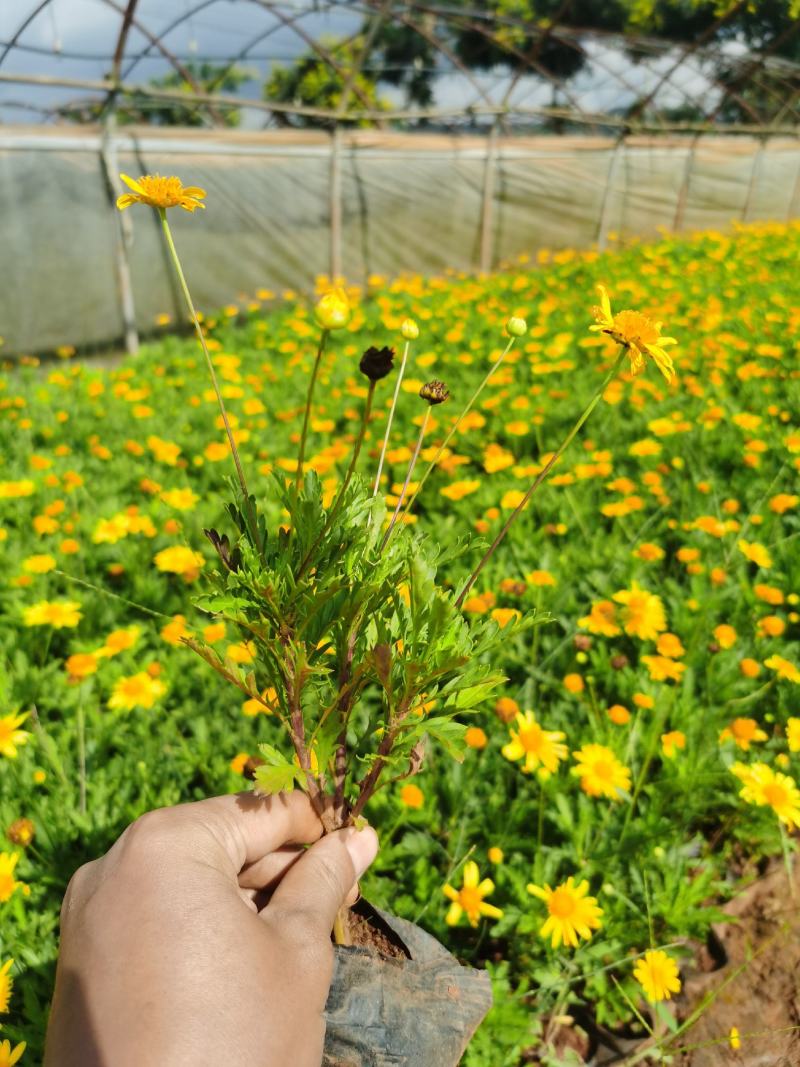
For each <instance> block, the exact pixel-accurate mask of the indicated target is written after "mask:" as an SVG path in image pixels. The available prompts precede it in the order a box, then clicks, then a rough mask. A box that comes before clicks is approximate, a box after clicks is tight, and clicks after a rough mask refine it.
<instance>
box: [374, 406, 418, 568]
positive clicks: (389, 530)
mask: <svg viewBox="0 0 800 1067" xmlns="http://www.w3.org/2000/svg"><path fill="white" fill-rule="evenodd" d="M430 416H431V409H430V407H428V408H426V409H425V418H424V419H423V420H422V425H421V426H420V428H419V437H418V438H417V444H416V447H415V448H414V455H413V456H412V457H411V462H410V463H409V465H408V471H407V473H406V480H405V481H404V482H403V488H402V489H401V491H400V496H399V497H398V500H397V507H396V508H395V509H394V514H393V515H392V519H391V522H390V523H389V525H388V527H387V528H386V533H385V534H384V535H383V540H382V541H381V549H380V550H381V552H382V551H383V549H384V548H385V547H386V542H387V541H388V540H389V538H390V536H391V533H392V530H393V529H394V525H395V523H396V522H397V516H398V515H399V514H400V508H401V507H402V506H403V501H404V500H405V496H406V490H407V489H408V483H409V482H410V481H411V475H412V474H413V473H414V467H415V466H416V465H417V457H418V456H419V453H420V449H421V448H422V439H423V438H424V437H425V430H426V429H427V428H428V419H429V418H430Z"/></svg>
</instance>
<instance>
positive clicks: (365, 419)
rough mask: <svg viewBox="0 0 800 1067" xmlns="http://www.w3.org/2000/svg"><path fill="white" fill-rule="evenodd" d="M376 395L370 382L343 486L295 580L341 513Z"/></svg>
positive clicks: (300, 574)
mask: <svg viewBox="0 0 800 1067" xmlns="http://www.w3.org/2000/svg"><path fill="white" fill-rule="evenodd" d="M374 396H375V382H370V383H369V392H368V393H367V402H366V404H365V405H364V414H363V415H362V417H361V426H360V427H359V429H358V436H357V437H356V441H355V444H354V445H353V455H352V456H351V457H350V463H349V465H348V467H347V471H346V473H345V476H344V481H343V482H342V485H341V488H340V489H339V492H338V493H337V495H336V499H335V500H334V502H333V504H332V505H331V509H330V511H329V512H328V517H327V519H326V520H325V525H324V526H323V527H322V529H321V530H320V532H319V533H318V534H317V536H316V537H315V539H314V543H313V544H312V545H311V548H309V550H308V552H306V554H305V556H304V558H303V560H302V562H301V564H300V566H299V567H298V568H297V576H296V579H295V580H298V579H299V578H300V577H301V576H302V575H303V574H304V573H305V569H306V567H307V566H308V564H309V562H310V561H311V558H312V556H313V555H314V552H315V550H316V549H317V547H318V546H319V545H320V544H321V542H322V539H323V538H324V537H325V534H326V533H327V532H328V530H330V528H331V526H333V523H334V520H335V518H336V516H337V515H338V514H339V511H340V510H341V507H342V504H343V503H344V495H345V493H346V492H347V487H348V486H349V485H350V482H351V481H352V480H353V474H354V472H355V469H356V463H357V462H358V457H359V456H360V455H361V446H362V445H363V444H364V435H365V434H366V432H367V424H368V423H369V417H370V414H371V413H372V399H373V397H374Z"/></svg>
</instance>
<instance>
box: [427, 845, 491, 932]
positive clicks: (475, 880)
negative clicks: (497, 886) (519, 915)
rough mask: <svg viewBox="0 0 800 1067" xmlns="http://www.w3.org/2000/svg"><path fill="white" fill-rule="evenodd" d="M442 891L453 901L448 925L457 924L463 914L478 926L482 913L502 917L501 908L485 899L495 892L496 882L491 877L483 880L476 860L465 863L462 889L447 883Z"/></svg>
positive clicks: (473, 924)
mask: <svg viewBox="0 0 800 1067" xmlns="http://www.w3.org/2000/svg"><path fill="white" fill-rule="evenodd" d="M442 892H443V893H444V895H445V896H446V897H447V899H448V900H450V901H452V903H451V904H450V907H449V909H448V911H447V915H446V917H445V922H446V923H447V925H448V926H455V925H456V923H458V922H459V921H460V919H461V916H462V915H466V917H467V920H468V921H469V924H470V926H477V925H478V920H479V919H480V917H481V915H488V916H489V918H490V919H500V918H502V915H503V913H502V911H501V910H500V908H496V907H495V906H494V905H493V904H487V903H486V901H485V900H484V899H483V898H484V897H488V896H489V895H490V894H491V893H493V892H494V882H493V881H492V880H491V878H484V879H483V881H481V876H480V873H479V871H478V864H477V863H475V862H474V860H470V861H469V863H465V864H464V882H463V884H462V887H461V889H454V888H453V887H452V886H451V885H446V886H444V888H443V890H442Z"/></svg>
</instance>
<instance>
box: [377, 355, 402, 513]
mask: <svg viewBox="0 0 800 1067" xmlns="http://www.w3.org/2000/svg"><path fill="white" fill-rule="evenodd" d="M410 345H411V342H410V341H406V346H405V348H404V349H403V359H402V362H401V363H400V371H399V372H398V375H397V382H396V384H395V387H394V396H393V397H392V406H391V407H390V408H389V418H388V420H387V423H386V433H385V434H384V435H383V445H382V446H381V458H380V459H379V460H378V473H377V474H376V475H375V485H374V486H373V488H372V495H373V496H377V495H378V489H379V488H380V484H381V474H382V473H383V463H384V460H385V459H386V449H387V448H388V447H389V436H390V434H391V432H392V422H393V420H394V413H395V409H396V407H397V398H398V397H399V395H400V386H401V385H402V384H403V375H404V374H405V372H406V363H407V362H408V350H409V347H410Z"/></svg>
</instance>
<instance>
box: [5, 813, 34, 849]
mask: <svg viewBox="0 0 800 1067" xmlns="http://www.w3.org/2000/svg"><path fill="white" fill-rule="evenodd" d="M35 833H36V827H35V826H34V825H33V823H32V822H31V820H30V819H15V820H14V821H13V822H12V823H11V825H10V826H9V827H8V829H7V830H6V837H7V838H8V840H9V841H10V842H11V843H12V845H19V846H20V848H27V847H28V845H29V844H30V843H31V841H33V836H34V834H35Z"/></svg>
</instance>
